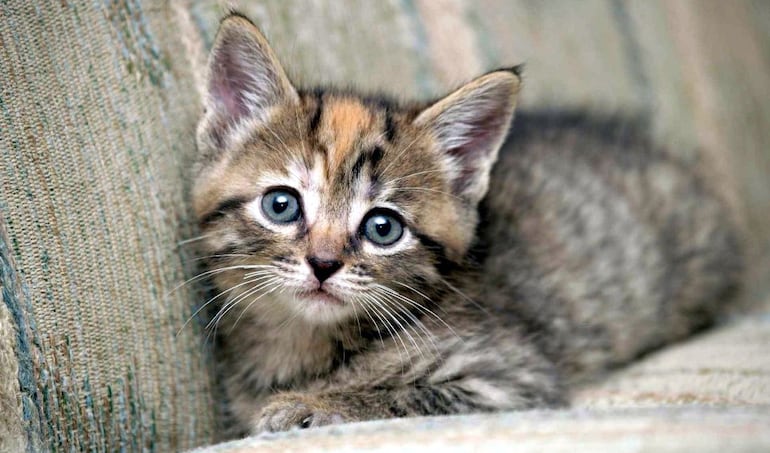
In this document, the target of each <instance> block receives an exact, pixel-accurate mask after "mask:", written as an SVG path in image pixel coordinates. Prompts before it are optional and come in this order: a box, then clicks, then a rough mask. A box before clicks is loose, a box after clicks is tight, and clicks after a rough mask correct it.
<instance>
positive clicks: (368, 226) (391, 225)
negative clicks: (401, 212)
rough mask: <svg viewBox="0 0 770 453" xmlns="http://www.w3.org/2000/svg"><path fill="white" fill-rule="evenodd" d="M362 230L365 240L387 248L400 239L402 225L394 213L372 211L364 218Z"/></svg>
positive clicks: (402, 229)
mask: <svg viewBox="0 0 770 453" xmlns="http://www.w3.org/2000/svg"><path fill="white" fill-rule="evenodd" d="M362 230H363V235H364V236H365V237H366V239H368V240H370V241H372V242H374V243H375V244H377V245H380V246H389V245H393V244H395V243H396V241H398V240H399V239H401V236H402V235H403V234H404V225H403V224H402V223H401V221H400V220H399V219H398V216H397V215H396V214H395V213H391V212H390V211H384V210H374V211H372V212H370V213H369V214H368V215H367V216H366V219H365V220H364V223H363V228H362Z"/></svg>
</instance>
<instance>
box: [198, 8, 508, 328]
mask: <svg viewBox="0 0 770 453" xmlns="http://www.w3.org/2000/svg"><path fill="white" fill-rule="evenodd" d="M484 77H486V79H484ZM484 77H482V78H480V79H479V80H477V81H474V82H472V83H471V84H469V85H468V86H466V87H463V88H461V89H460V90H458V91H457V92H455V93H453V94H452V95H450V96H448V97H447V98H445V99H443V100H441V101H439V102H437V103H436V104H434V105H432V106H429V107H428V108H425V109H419V108H402V107H399V106H396V105H393V104H392V103H387V102H383V101H369V100H364V99H362V98H359V97H356V96H354V95H349V94H336V93H332V92H326V93H323V92H312V93H302V92H299V91H297V90H296V89H295V88H294V87H293V86H292V85H291V83H290V82H289V81H288V79H287V78H286V76H285V74H284V72H283V70H282V69H281V67H280V65H279V64H278V62H277V61H276V60H275V57H274V55H273V54H272V52H271V51H270V48H269V47H268V45H267V43H266V41H265V40H264V38H263V37H262V36H261V35H260V34H259V32H258V31H257V30H256V28H255V27H254V26H253V25H251V24H250V23H249V22H247V21H246V20H244V19H242V18H240V17H230V18H227V19H225V20H224V21H223V24H222V26H221V28H220V32H219V34H218V36H217V42H215V44H214V49H213V50H212V57H211V60H210V75H209V99H208V100H207V114H206V116H205V117H204V119H203V120H202V122H201V124H200V126H199V131H198V141H199V148H200V151H201V153H202V159H201V163H200V165H199V168H198V177H197V180H196V183H195V189H194V193H193V199H194V209H195V211H196V214H197V216H198V218H199V220H200V223H201V228H202V230H203V231H202V233H203V235H204V236H205V239H204V240H203V244H204V253H205V254H206V255H207V256H209V263H210V264H211V267H212V273H213V276H214V279H215V281H216V282H217V285H218V286H219V288H220V289H221V290H222V291H228V292H229V294H228V296H229V298H228V302H227V303H225V304H224V307H225V308H226V307H227V306H228V304H230V306H231V307H234V306H235V305H236V304H239V305H241V307H242V308H240V309H236V310H235V311H236V312H238V313H240V311H241V310H242V309H243V307H247V306H249V307H250V308H249V309H253V310H257V311H259V312H260V313H264V315H265V316H270V313H273V314H284V315H285V314H292V313H293V314H295V315H299V316H302V317H303V318H304V319H306V320H307V321H310V322H312V323H318V324H330V323H337V322H342V321H344V320H346V319H349V318H351V317H355V316H358V317H360V318H361V319H369V320H371V321H372V322H373V323H375V324H381V323H384V322H386V320H385V319H383V318H384V317H385V314H386V313H399V312H402V318H401V319H403V320H406V319H407V317H406V316H408V315H407V312H409V313H413V312H419V307H420V306H421V304H424V303H425V302H426V300H427V299H428V298H429V297H431V294H435V291H436V289H437V288H440V287H442V285H443V284H442V283H441V278H442V271H445V267H446V266H451V265H452V263H458V262H460V261H461V260H462V257H463V255H464V254H465V253H466V252H467V249H468V247H469V244H470V243H471V241H472V239H473V232H474V229H475V226H476V203H477V202H478V201H479V200H480V198H481V197H482V196H483V194H484V191H485V190H486V185H487V178H488V171H489V168H490V167H491V164H492V162H493V161H494V156H495V153H496V151H497V148H498V147H499V144H500V141H501V140H502V136H503V135H504V133H505V131H506V129H507V124H508V122H509V120H510V116H511V111H512V108H513V96H514V94H515V92H516V90H517V87H518V78H517V77H516V76H515V75H513V74H511V73H509V72H498V73H492V74H489V75H487V76H484ZM482 79H483V80H482ZM249 304H251V305H249ZM284 317H285V316H284ZM391 319H392V320H395V319H396V318H391ZM377 320H379V321H377ZM395 322H398V321H395Z"/></svg>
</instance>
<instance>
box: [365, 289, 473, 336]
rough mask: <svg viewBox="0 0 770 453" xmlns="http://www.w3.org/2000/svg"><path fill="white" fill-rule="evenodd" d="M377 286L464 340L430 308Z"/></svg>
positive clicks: (396, 292)
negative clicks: (430, 317)
mask: <svg viewBox="0 0 770 453" xmlns="http://www.w3.org/2000/svg"><path fill="white" fill-rule="evenodd" d="M376 286H377V287H379V288H382V289H383V290H384V291H386V292H387V293H389V294H392V295H393V296H394V297H396V298H398V299H400V300H402V301H403V302H405V303H407V304H409V305H411V306H413V307H415V308H416V309H418V310H420V311H422V312H423V313H425V314H427V315H430V316H432V317H433V318H435V319H436V320H437V321H439V322H440V323H441V324H443V325H444V326H445V327H446V328H447V329H449V331H450V332H452V334H453V335H454V336H456V337H457V338H458V339H460V340H462V337H460V335H458V334H457V332H455V330H454V329H453V328H452V326H450V325H449V324H447V323H446V321H444V320H443V319H441V317H440V316H439V315H437V314H436V313H435V312H433V310H430V309H429V308H427V307H424V306H422V305H420V304H418V303H417V302H415V301H413V300H412V299H410V298H408V297H406V296H404V295H402V294H401V293H399V292H398V291H396V290H394V289H392V288H388V287H387V286H385V285H380V284H376Z"/></svg>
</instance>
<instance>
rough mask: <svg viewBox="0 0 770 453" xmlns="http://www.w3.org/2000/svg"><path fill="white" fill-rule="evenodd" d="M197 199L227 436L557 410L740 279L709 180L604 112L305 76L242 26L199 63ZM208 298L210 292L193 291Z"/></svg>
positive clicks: (505, 79) (502, 82)
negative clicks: (367, 89)
mask: <svg viewBox="0 0 770 453" xmlns="http://www.w3.org/2000/svg"><path fill="white" fill-rule="evenodd" d="M208 71H209V74H208V86H207V88H208V95H207V97H206V99H205V106H206V112H205V115H204V117H203V119H202V121H201V122H200V125H199V127H198V136H197V139H198V147H199V151H200V161H199V163H198V164H197V166H196V169H195V172H196V175H197V176H196V180H195V184H194V190H193V207H194V211H195V214H196V216H197V218H198V219H199V222H200V228H201V230H202V233H203V235H204V236H203V237H204V239H203V240H202V244H203V246H202V248H203V253H204V255H205V258H206V260H207V264H208V266H209V267H210V271H209V272H210V275H211V277H212V279H213V281H214V283H215V285H216V286H217V288H218V290H219V293H218V295H217V298H216V299H215V300H214V301H213V303H218V304H219V305H218V306H217V311H216V315H215V317H214V319H213V320H212V324H213V325H216V326H217V332H218V336H219V338H218V346H217V348H218V349H217V353H218V354H220V356H219V360H220V362H221V369H220V370H219V373H220V377H221V379H222V380H223V385H224V388H225V390H226V394H227V399H228V410H229V412H230V415H231V416H232V418H233V423H234V426H235V429H236V430H237V431H238V432H239V433H240V434H245V433H250V432H251V433H254V432H262V431H281V430H288V429H292V428H295V427H300V428H305V427H313V426H321V425H326V424H330V423H340V422H348V421H356V420H367V419H376V418H388V417H404V416H412V415H431V414H457V413H468V412H479V411H499V410H517V409H527V408H536V407H557V406H561V405H564V404H566V403H567V401H568V389H569V388H570V386H571V385H572V384H573V383H574V382H576V381H577V380H579V379H582V378H583V377H585V376H592V375H596V373H598V372H601V371H602V370H606V369H608V368H610V367H613V366H616V365H619V364H622V363H625V362H628V361H629V360H631V359H633V358H635V357H637V356H638V355H640V354H642V353H644V352H646V351H649V350H651V349H652V348H655V347H658V346H660V345H663V344H665V343H668V342H671V341H674V340H677V339H680V338H682V337H684V336H686V335H688V334H690V333H691V332H693V331H694V330H696V329H699V328H701V327H703V326H705V325H707V324H708V323H709V322H710V321H711V320H712V319H713V316H714V314H715V313H716V311H717V308H718V304H719V303H720V302H722V301H723V298H724V296H725V295H726V294H727V292H728V291H729V290H730V289H731V288H732V287H734V286H735V283H736V282H737V281H738V278H739V270H740V254H739V247H738V245H739V244H738V239H737V235H736V233H735V232H734V231H733V229H732V228H731V226H730V222H728V221H727V214H726V210H725V209H723V207H722V205H721V204H720V202H719V201H718V200H717V198H716V197H715V196H714V195H713V194H712V192H711V190H710V189H709V188H708V187H707V185H706V184H705V181H703V180H701V179H699V178H697V177H696V176H695V175H694V174H692V172H691V171H688V169H687V168H685V167H684V166H683V165H682V164H680V163H677V162H675V161H672V160H671V159H670V158H668V157H666V155H664V154H663V153H662V152H660V151H658V150H656V149H655V148H654V147H653V146H652V145H651V144H650V143H649V141H648V140H647V139H646V138H645V137H644V134H642V133H640V132H638V131H635V130H633V128H630V127H625V129H624V128H623V124H622V123H617V124H616V123H613V122H612V121H607V120H597V119H591V118H585V117H581V116H580V115H575V114H519V115H518V118H517V120H516V122H515V123H514V126H513V129H514V132H513V134H512V136H511V137H510V139H509V140H508V142H507V143H506V145H505V146H504V147H503V148H502V151H500V149H501V145H502V143H503V140H504V138H505V136H506V134H507V131H508V127H509V124H510V123H511V119H512V115H513V110H514V106H515V103H516V96H517V93H518V92H519V88H520V84H521V78H520V73H519V70H518V68H512V69H502V70H498V71H493V72H490V73H488V74H485V75H482V76H480V77H478V78H477V79H475V80H473V81H471V82H470V83H468V84H466V85H464V86H462V87H460V88H459V89H457V90H456V91H454V92H452V93H450V94H448V95H447V96H446V97H444V98H442V99H440V100H438V101H436V102H433V103H430V104H427V105H425V104H419V103H411V104H409V103H396V102H393V101H391V100H388V99H385V98H381V97H365V96H359V95H357V94H354V93H351V92H347V91H338V90H320V89H317V90H301V89H299V88H297V87H295V86H294V85H293V84H292V83H291V81H290V80H289V78H288V77H287V76H286V73H285V72H284V70H283V69H282V67H281V65H280V64H279V62H278V61H277V60H276V56H275V54H274V53H273V51H272V50H271V49H270V46H269V45H268V43H267V41H266V40H265V38H264V37H263V36H262V35H261V34H260V32H259V31H258V30H257V28H256V27H255V26H254V25H253V24H252V23H251V22H249V21H248V19H246V18H244V17H242V16H239V15H237V14H233V15H230V16H228V17H226V18H225V19H224V20H223V21H222V23H221V25H220V29H219V31H218V34H217V36H216V39H215V42H214V44H213V48H212V51H211V55H210V59H209V67H208ZM209 302H212V301H209Z"/></svg>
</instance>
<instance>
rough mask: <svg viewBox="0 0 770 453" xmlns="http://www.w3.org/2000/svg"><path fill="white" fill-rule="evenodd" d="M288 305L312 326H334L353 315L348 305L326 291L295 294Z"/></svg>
mask: <svg viewBox="0 0 770 453" xmlns="http://www.w3.org/2000/svg"><path fill="white" fill-rule="evenodd" d="M291 298H292V300H288V301H286V302H288V303H290V304H291V306H292V309H293V310H295V311H296V312H298V314H299V316H302V317H303V318H304V319H305V321H307V322H309V323H312V324H336V323H339V322H342V321H344V320H346V319H349V318H350V317H351V316H353V315H354V314H355V313H354V311H353V308H352V306H351V304H350V303H348V302H345V301H343V300H342V299H340V298H338V297H337V296H334V295H333V294H330V293H328V292H326V291H319V290H312V291H305V292H300V293H296V294H295V295H293V296H292V297H291Z"/></svg>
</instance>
